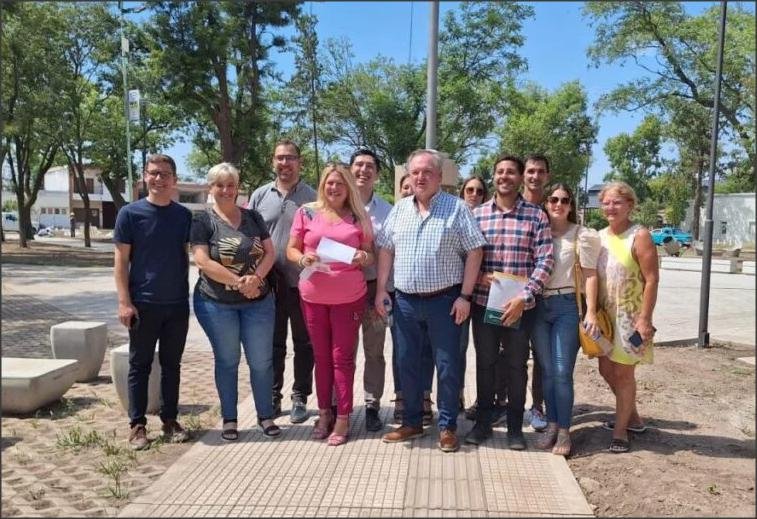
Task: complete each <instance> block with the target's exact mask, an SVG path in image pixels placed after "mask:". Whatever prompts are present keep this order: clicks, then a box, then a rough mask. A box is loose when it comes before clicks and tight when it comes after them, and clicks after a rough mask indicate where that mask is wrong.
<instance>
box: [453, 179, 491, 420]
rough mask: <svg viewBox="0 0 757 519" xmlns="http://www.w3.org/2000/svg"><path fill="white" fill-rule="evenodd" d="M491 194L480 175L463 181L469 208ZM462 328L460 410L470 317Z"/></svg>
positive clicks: (463, 393) (462, 401)
mask: <svg viewBox="0 0 757 519" xmlns="http://www.w3.org/2000/svg"><path fill="white" fill-rule="evenodd" d="M488 196H489V193H488V192H487V190H486V183H485V182H484V179H483V178H481V177H480V176H478V175H474V176H471V177H468V178H466V179H465V181H464V182H463V186H462V187H461V188H460V198H462V199H463V201H464V202H465V205H467V206H468V209H470V210H471V211H473V210H474V209H475V208H476V207H478V206H480V205H481V204H483V203H484V200H486V198H487V197H488ZM461 326H462V330H461V332H460V358H461V360H462V362H461V364H460V369H461V372H460V410H461V411H462V410H465V397H464V395H465V368H466V362H465V355H466V353H467V352H468V340H469V339H470V317H468V318H467V319H466V320H465V321H463V323H462V324H461Z"/></svg>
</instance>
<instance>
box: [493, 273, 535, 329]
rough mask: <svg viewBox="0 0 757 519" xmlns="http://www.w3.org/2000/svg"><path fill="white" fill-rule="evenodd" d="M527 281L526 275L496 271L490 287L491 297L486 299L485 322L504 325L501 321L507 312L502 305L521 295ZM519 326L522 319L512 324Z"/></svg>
mask: <svg viewBox="0 0 757 519" xmlns="http://www.w3.org/2000/svg"><path fill="white" fill-rule="evenodd" d="M526 283H528V278H526V277H522V276H514V275H512V274H505V273H503V272H495V273H494V279H492V284H491V286H490V287H489V299H488V300H487V301H486V311H485V312H484V322H485V323H489V324H497V325H499V326H504V325H503V324H502V321H501V319H502V316H503V315H504V313H505V312H504V310H503V308H502V307H503V306H504V305H505V303H506V302H508V301H509V300H510V299H512V298H513V297H517V296H519V295H520V294H521V292H523V288H524V287H525V286H526ZM519 326H520V319H518V320H517V321H515V322H514V323H513V324H511V325H510V327H511V328H518V327H519Z"/></svg>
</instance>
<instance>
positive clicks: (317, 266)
mask: <svg viewBox="0 0 757 519" xmlns="http://www.w3.org/2000/svg"><path fill="white" fill-rule="evenodd" d="M313 272H323V273H325V274H329V273H330V272H331V267H329V266H328V264H327V263H321V262H316V263H313V264H312V265H310V266H309V267H305V268H304V269H302V270H301V271H300V280H302V281H305V280H306V279H307V278H309V277H310V276H312V275H313Z"/></svg>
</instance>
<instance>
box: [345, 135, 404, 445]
mask: <svg viewBox="0 0 757 519" xmlns="http://www.w3.org/2000/svg"><path fill="white" fill-rule="evenodd" d="M379 168H380V162H379V159H378V157H377V156H376V154H375V153H374V152H373V151H372V150H369V149H365V148H361V149H359V150H357V151H356V152H355V153H353V154H352V156H351V157H350V171H351V172H352V174H353V176H354V177H355V184H357V189H358V191H359V192H360V198H361V199H362V200H363V204H364V205H365V211H366V212H367V213H368V216H370V218H371V224H372V226H373V235H374V236H376V235H378V233H379V232H380V231H381V228H382V226H383V225H384V220H386V217H387V216H389V211H391V210H392V206H391V205H389V203H388V202H386V201H385V200H384V199H383V198H381V197H380V196H378V195H377V194H376V192H375V191H374V190H373V186H374V184H375V183H376V180H378V175H379ZM363 273H364V274H365V280H366V282H367V284H368V294H367V295H366V303H367V308H366V309H365V312H364V313H363V320H362V323H361V324H362V329H363V352H364V354H365V366H364V367H363V390H364V391H365V428H366V429H367V430H369V431H379V430H381V427H382V423H381V418H379V409H381V396H382V395H383V394H384V379H385V375H386V361H385V360H384V340H385V339H386V326H385V325H384V320H383V319H382V318H381V316H380V315H378V313H376V310H375V309H374V308H373V300H374V298H375V297H376V267H375V266H369V267H365V268H364V269H363ZM387 290H388V291H392V290H394V288H393V287H392V286H391V281H388V282H387Z"/></svg>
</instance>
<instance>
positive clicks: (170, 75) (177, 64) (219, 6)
mask: <svg viewBox="0 0 757 519" xmlns="http://www.w3.org/2000/svg"><path fill="white" fill-rule="evenodd" d="M298 4H299V2H254V1H251V0H244V1H232V0H224V1H221V2H192V3H186V2H181V1H178V0H172V1H151V2H150V6H151V8H152V10H153V16H152V17H151V19H150V21H149V23H148V25H147V27H146V30H147V34H148V35H149V48H150V61H151V66H152V67H153V68H154V69H155V70H158V71H160V72H161V73H162V74H163V77H162V80H163V81H162V86H163V89H164V92H165V94H166V97H167V98H168V99H169V100H170V101H171V102H172V103H174V104H175V105H176V106H179V107H181V109H182V110H183V111H184V113H185V115H186V117H187V118H188V119H189V120H191V121H192V122H193V125H194V130H195V131H194V134H195V135H196V136H198V137H199V138H200V140H199V142H198V141H197V140H196V141H195V144H196V145H198V144H200V145H207V144H208V141H209V139H207V138H206V137H207V136H211V135H212V136H213V137H214V139H212V141H213V142H214V143H215V142H216V141H217V142H218V143H220V149H219V150H218V156H219V157H220V159H221V160H224V161H228V162H232V163H234V164H236V165H238V166H240V167H241V168H242V173H243V175H249V174H250V172H251V171H254V170H256V169H257V170H260V169H263V168H265V167H266V164H267V162H268V160H267V158H268V155H269V151H268V150H267V149H266V147H267V146H268V139H267V130H268V127H269V126H270V115H269V114H268V113H267V109H266V107H265V103H264V101H263V99H264V85H265V81H266V79H270V78H275V77H276V76H277V73H276V70H275V68H274V61H273V60H272V59H271V56H270V54H271V51H272V50H274V49H281V48H283V47H284V46H285V39H284V38H283V37H282V36H280V35H278V34H277V30H279V29H281V28H283V27H286V26H287V25H289V24H290V23H291V22H292V19H293V18H294V17H295V16H296V15H297V14H298V12H299V7H298ZM204 153H205V154H210V153H211V150H209V149H205V150H204Z"/></svg>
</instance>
